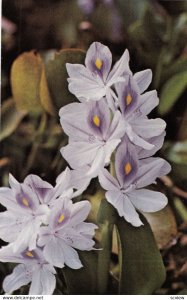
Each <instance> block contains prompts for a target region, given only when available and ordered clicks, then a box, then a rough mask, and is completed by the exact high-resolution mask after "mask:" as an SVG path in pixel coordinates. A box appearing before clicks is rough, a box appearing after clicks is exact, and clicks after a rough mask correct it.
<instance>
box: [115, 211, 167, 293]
mask: <svg viewBox="0 0 187 300" xmlns="http://www.w3.org/2000/svg"><path fill="white" fill-rule="evenodd" d="M141 220H142V222H143V223H144V226H140V227H134V226H132V225H131V224H130V223H127V222H126V221H125V220H124V218H120V219H119V221H118V222H117V230H118V234H119V240H120V252H121V257H120V258H121V268H120V269H121V271H120V285H119V293H120V294H124V295H149V294H152V293H153V292H154V291H155V290H156V289H158V288H160V286H161V285H162V284H163V282H164V280H165V268H164V265H163V261H162V257H161V255H160V252H159V250H158V248H157V245H156V242H155V240H154V237H153V233H152V231H151V228H150V226H149V224H148V222H147V221H146V219H145V218H144V217H143V216H141Z"/></svg>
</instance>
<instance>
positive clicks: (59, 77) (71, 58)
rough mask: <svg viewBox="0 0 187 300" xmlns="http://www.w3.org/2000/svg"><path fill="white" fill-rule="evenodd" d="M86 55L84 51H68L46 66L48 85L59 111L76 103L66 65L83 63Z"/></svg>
mask: <svg viewBox="0 0 187 300" xmlns="http://www.w3.org/2000/svg"><path fill="white" fill-rule="evenodd" d="M84 58H85V53H84V52H83V51H82V50H76V49H67V50H62V51H60V52H59V53H57V54H56V55H55V57H54V59H52V60H50V61H49V62H48V63H47V65H46V77H47V83H48V87H49V91H50V95H51V97H52V100H53V103H54V104H55V106H56V107H57V108H58V109H59V108H61V107H62V106H63V105H66V104H68V103H70V102H73V101H76V97H75V96H74V95H72V94H71V93H70V92H69V90H68V82H67V78H68V74H67V71H66V63H83V62H84Z"/></svg>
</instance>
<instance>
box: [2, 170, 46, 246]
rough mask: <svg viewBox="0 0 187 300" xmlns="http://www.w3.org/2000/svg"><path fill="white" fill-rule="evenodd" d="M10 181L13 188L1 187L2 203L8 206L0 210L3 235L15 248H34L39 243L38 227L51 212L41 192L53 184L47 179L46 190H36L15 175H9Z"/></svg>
mask: <svg viewBox="0 0 187 300" xmlns="http://www.w3.org/2000/svg"><path fill="white" fill-rule="evenodd" d="M30 179H31V178H30ZM27 180H29V178H27V179H26V181H27ZM29 181H30V180H29ZM9 184H10V186H11V188H0V203H1V204H2V205H3V206H4V207H6V209H7V211H5V212H2V213H0V238H1V239H3V240H4V241H6V242H10V243H12V244H13V250H14V251H15V252H16V251H21V250H23V249H25V248H26V247H29V249H30V250H32V249H34V248H35V247H36V238H37V233H38V230H39V227H40V225H41V224H42V223H45V222H46V217H47V214H48V213H49V208H48V206H47V205H46V204H44V202H43V203H41V201H40V196H39V195H40V194H42V193H44V194H45V190H46V189H50V188H51V186H50V185H49V184H47V183H46V184H44V190H43V191H42V190H38V193H36V192H35V191H34V190H33V188H32V187H31V186H30V185H28V184H27V183H19V182H18V181H17V180H16V179H15V178H14V177H13V176H12V175H9Z"/></svg>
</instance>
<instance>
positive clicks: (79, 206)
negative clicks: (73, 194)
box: [69, 200, 91, 226]
mask: <svg viewBox="0 0 187 300" xmlns="http://www.w3.org/2000/svg"><path fill="white" fill-rule="evenodd" d="M90 210H91V204H90V202H89V201H86V200H84V201H80V202H77V203H74V204H73V206H72V208H71V218H70V221H69V224H70V225H71V226H75V225H77V224H79V223H81V222H83V221H85V219H86V218H87V217H88V214H89V212H90Z"/></svg>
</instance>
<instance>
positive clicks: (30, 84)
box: [11, 51, 54, 115]
mask: <svg viewBox="0 0 187 300" xmlns="http://www.w3.org/2000/svg"><path fill="white" fill-rule="evenodd" d="M11 85H12V93H13V99H14V101H15V102H16V106H17V108H18V109H19V110H23V109H24V110H27V111H28V112H32V113H40V112H41V111H43V109H45V110H46V111H47V112H48V113H50V114H52V115H54V107H53V104H52V100H51V96H50V93H49V90H48V86H47V80H46V73H45V68H44V63H43V61H42V58H41V56H40V55H39V54H37V53H35V52H34V51H31V52H25V53H23V54H21V55H20V56H19V57H18V58H17V59H16V60H15V61H14V63H13V65H12V69H11Z"/></svg>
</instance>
